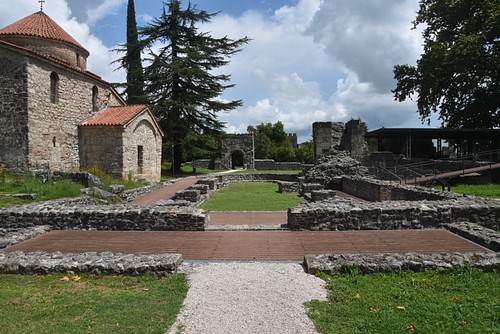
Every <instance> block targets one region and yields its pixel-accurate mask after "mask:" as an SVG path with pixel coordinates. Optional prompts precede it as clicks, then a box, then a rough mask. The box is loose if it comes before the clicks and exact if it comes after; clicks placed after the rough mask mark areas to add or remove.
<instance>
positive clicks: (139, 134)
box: [122, 112, 162, 183]
mask: <svg viewBox="0 0 500 334" xmlns="http://www.w3.org/2000/svg"><path fill="white" fill-rule="evenodd" d="M123 136H124V140H123V142H124V147H123V150H124V151H123V158H124V159H123V160H124V161H123V172H122V176H123V177H127V176H129V175H131V176H133V177H134V178H137V179H143V180H146V181H148V182H151V183H156V182H160V179H161V148H162V144H161V143H162V137H161V133H160V132H158V131H157V130H156V128H155V127H154V125H153V119H152V118H151V115H150V114H149V113H147V112H145V113H143V114H141V115H140V116H138V117H136V118H135V119H134V121H133V122H132V123H131V124H129V125H128V126H127V127H126V128H125V131H124V134H123ZM139 146H142V149H143V161H142V163H143V164H142V168H139V165H138V147H139Z"/></svg>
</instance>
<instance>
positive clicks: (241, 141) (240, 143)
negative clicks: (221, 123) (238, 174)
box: [220, 133, 255, 169]
mask: <svg viewBox="0 0 500 334" xmlns="http://www.w3.org/2000/svg"><path fill="white" fill-rule="evenodd" d="M240 159H242V162H243V167H244V168H246V169H255V147H254V136H253V134H252V133H250V134H228V135H226V136H225V137H224V139H223V140H222V144H221V159H220V166H221V168H222V169H234V168H235V167H236V166H235V161H236V160H240Z"/></svg>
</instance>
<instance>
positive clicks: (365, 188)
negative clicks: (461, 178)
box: [340, 177, 449, 202]
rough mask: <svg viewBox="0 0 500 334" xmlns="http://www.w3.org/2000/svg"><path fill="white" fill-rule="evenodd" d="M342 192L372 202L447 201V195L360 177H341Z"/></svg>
mask: <svg viewBox="0 0 500 334" xmlns="http://www.w3.org/2000/svg"><path fill="white" fill-rule="evenodd" d="M340 190H342V191H344V192H346V193H348V194H351V195H353V196H356V197H359V198H362V199H365V200H367V201H372V202H382V201H422V200H442V199H448V198H449V196H448V194H447V193H443V192H437V191H433V190H429V189H426V188H421V187H414V186H404V185H400V184H397V183H391V182H388V181H381V180H377V179H371V178H362V177H343V178H342V186H341V189H340Z"/></svg>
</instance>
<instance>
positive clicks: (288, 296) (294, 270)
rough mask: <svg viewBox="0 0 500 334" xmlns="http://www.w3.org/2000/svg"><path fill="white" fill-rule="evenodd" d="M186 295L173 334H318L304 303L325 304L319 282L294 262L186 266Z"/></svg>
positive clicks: (184, 269)
mask: <svg viewBox="0 0 500 334" xmlns="http://www.w3.org/2000/svg"><path fill="white" fill-rule="evenodd" d="M182 270H183V271H184V272H186V273H187V274H188V277H189V285H190V288H189V292H188V294H187V297H186V300H185V301H184V304H183V307H182V310H181V312H180V314H179V316H178V317H177V321H176V323H174V325H173V326H172V327H171V328H170V330H169V331H168V334H176V333H184V334H190V333H196V334H198V333H210V334H216V333H224V334H225V333H241V334H243V333H252V334H253V333H273V334H276V333H300V334H302V333H317V331H316V329H315V327H314V325H313V323H312V321H311V320H310V319H309V318H308V317H307V315H306V309H305V307H304V303H305V302H307V301H311V300H315V299H316V300H326V295H327V292H326V290H325V288H324V282H323V280H321V279H319V278H317V277H314V276H312V275H309V274H306V273H305V272H304V269H303V268H302V266H301V265H300V264H298V263H266V262H256V263H244V262H231V263H203V264H200V263H198V264H184V265H183V268H182Z"/></svg>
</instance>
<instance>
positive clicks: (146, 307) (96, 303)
mask: <svg viewBox="0 0 500 334" xmlns="http://www.w3.org/2000/svg"><path fill="white" fill-rule="evenodd" d="M63 276H64V275H48V276H41V277H36V276H35V277H31V276H19V275H0V328H2V333H16V334H17V333H165V332H166V330H167V329H168V327H170V326H171V325H172V324H173V322H174V321H175V317H176V315H177V313H178V312H179V310H180V307H181V304H182V302H183V300H184V298H185V296H186V293H187V282H186V277H185V276H183V275H177V276H174V277H172V278H168V279H157V278H154V277H150V276H138V277H115V276H98V277H93V276H90V275H82V276H81V279H80V280H78V281H73V280H71V279H70V280H69V281H66V282H63V281H61V280H60V279H61V278H62V277H63Z"/></svg>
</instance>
